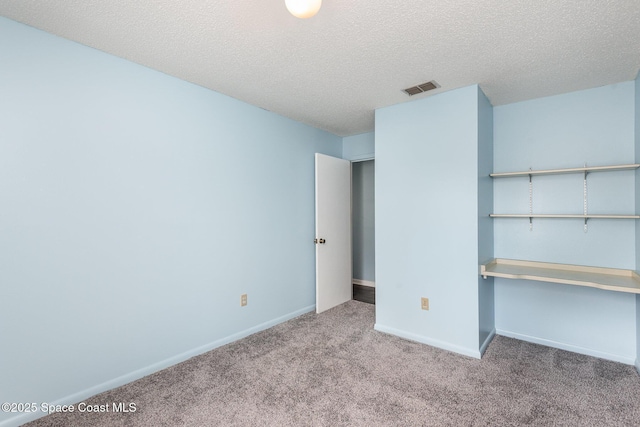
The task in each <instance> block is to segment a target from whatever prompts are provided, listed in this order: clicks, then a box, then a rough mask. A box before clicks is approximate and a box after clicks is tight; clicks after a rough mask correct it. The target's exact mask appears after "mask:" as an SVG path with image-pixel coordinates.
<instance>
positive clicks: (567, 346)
mask: <svg viewBox="0 0 640 427" xmlns="http://www.w3.org/2000/svg"><path fill="white" fill-rule="evenodd" d="M496 334H498V335H502V336H505V337H509V338H515V339H518V340H521V341H527V342H531V343H534V344H541V345H545V346H547V347H553V348H559V349H560V350H567V351H572V352H574V353H578V354H584V355H587V356H593V357H597V358H599V359H606V360H611V361H613V362H620V363H624V364H625V365H635V364H636V360H635V359H633V358H631V357H626V356H621V355H618V354H611V353H607V352H604V351H599V350H593V349H590V348H584V347H580V346H577V345H572V344H566V343H563V342H558V341H552V340H548V339H545V338H539V337H532V336H530V335H525V334H519V333H517V332H511V331H505V330H503V329H497V330H496ZM636 368H637V365H636Z"/></svg>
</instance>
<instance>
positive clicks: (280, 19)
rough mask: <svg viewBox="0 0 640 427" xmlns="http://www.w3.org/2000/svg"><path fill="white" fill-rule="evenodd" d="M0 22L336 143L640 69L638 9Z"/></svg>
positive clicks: (630, 4)
mask: <svg viewBox="0 0 640 427" xmlns="http://www.w3.org/2000/svg"><path fill="white" fill-rule="evenodd" d="M0 15H2V16H5V17H8V18H11V19H14V20H16V21H19V22H23V23H26V24H28V25H31V26H33V27H36V28H40V29H42V30H45V31H47V32H50V33H53V34H56V35H59V36H62V37H65V38H67V39H70V40H74V41H77V42H79V43H82V44H84V45H87V46H91V47H94V48H96V49H100V50H102V51H105V52H108V53H111V54H113V55H117V56H119V57H122V58H126V59H129V60H131V61H133V62H136V63H138V64H142V65H145V66H147V67H150V68H153V69H156V70H159V71H162V72H164V73H166V74H169V75H172V76H175V77H178V78H180V79H184V80H187V81H189V82H193V83H196V84H198V85H201V86H204V87H207V88H210V89H213V90H215V91H218V92H221V93H224V94H226V95H230V96H232V97H234V98H237V99H240V100H242V101H246V102H248V103H250V104H253V105H256V106H259V107H262V108H264V109H267V110H270V111H274V112H276V113H279V114H282V115H284V116H287V117H290V118H292V119H294V120H297V121H300V122H304V123H307V124H310V125H312V126H315V127H318V128H321V129H325V130H327V131H329V132H332V133H334V134H337V135H340V136H347V135H353V134H358V133H362V132H367V131H371V130H373V120H374V110H375V109H376V108H379V107H384V106H388V105H392V104H397V103H400V102H405V101H407V100H409V99H417V98H421V97H425V96H430V94H434V93H439V92H442V91H448V90H451V89H455V88H458V87H463V86H467V85H470V84H474V83H479V84H480V86H481V87H482V89H483V90H484V92H485V93H486V94H487V96H488V97H489V99H490V100H491V102H492V104H493V105H501V104H508V103H512V102H517V101H522V100H527V99H532V98H538V97H541V96H547V95H554V94H558V93H565V92H570V91H574V90H579V89H586V88H591V87H596V86H602V85H606V84H611V83H617V82H621V81H628V80H632V79H633V78H635V76H636V74H637V72H638V69H639V68H640V0H524V1H523V0H448V1H446V0H439V1H438V0H415V1H400V0H377V1H372V0H324V1H323V5H322V8H321V9H320V12H319V13H318V15H316V16H315V17H313V18H310V19H307V20H301V19H297V18H294V17H293V16H291V15H290V14H289V13H288V12H287V10H286V8H285V6H284V0H228V1H223V0H181V1H176V0H135V1H131V0H56V1H52V0H0ZM429 80H436V81H437V82H438V83H439V84H440V86H441V88H440V89H437V90H435V91H432V92H429V94H421V95H416V96H414V97H412V98H409V97H408V96H407V95H406V94H404V93H403V92H402V89H404V88H406V87H410V86H414V85H416V84H420V83H423V82H425V81H429Z"/></svg>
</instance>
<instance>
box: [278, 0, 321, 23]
mask: <svg viewBox="0 0 640 427" xmlns="http://www.w3.org/2000/svg"><path fill="white" fill-rule="evenodd" d="M284 4H285V5H286V6H287V9H288V10H289V12H291V14H292V15H293V16H295V17H296V18H302V19H306V18H311V17H312V16H313V15H315V14H316V13H318V11H319V10H320V6H322V0H284Z"/></svg>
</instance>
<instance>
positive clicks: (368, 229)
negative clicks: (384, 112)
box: [351, 160, 376, 304]
mask: <svg viewBox="0 0 640 427" xmlns="http://www.w3.org/2000/svg"><path fill="white" fill-rule="evenodd" d="M374 162H375V161H374V160H364V161H353V162H352V163H351V224H352V225H351V233H352V245H351V247H352V251H353V252H352V257H351V259H352V263H353V266H352V275H353V299H354V300H358V301H362V302H367V303H370V304H375V289H376V288H375V286H376V278H375V179H374V176H375V163H374Z"/></svg>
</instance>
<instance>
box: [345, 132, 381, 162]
mask: <svg viewBox="0 0 640 427" xmlns="http://www.w3.org/2000/svg"><path fill="white" fill-rule="evenodd" d="M374 135H375V134H374V132H368V133H361V134H359V135H353V136H346V137H344V138H342V158H343V159H347V160H371V159H373V158H374V153H375V147H374V139H375V138H374Z"/></svg>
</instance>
